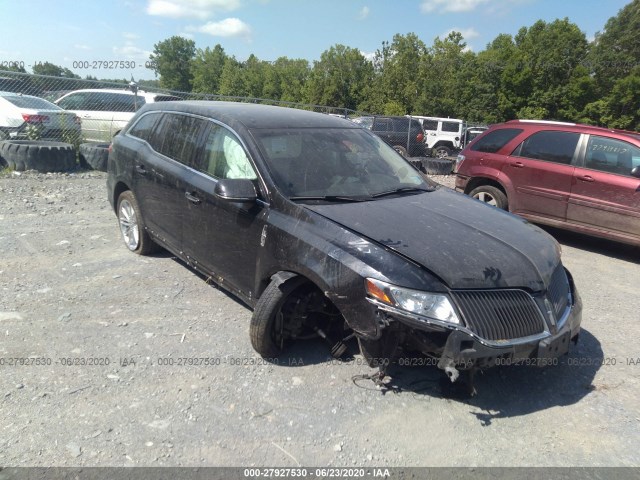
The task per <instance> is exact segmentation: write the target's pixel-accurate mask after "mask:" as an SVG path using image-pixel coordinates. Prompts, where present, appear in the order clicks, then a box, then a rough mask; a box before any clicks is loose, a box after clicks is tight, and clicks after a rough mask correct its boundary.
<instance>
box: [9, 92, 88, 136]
mask: <svg viewBox="0 0 640 480" xmlns="http://www.w3.org/2000/svg"><path fill="white" fill-rule="evenodd" d="M79 135H80V118H79V117H78V116H77V115H76V114H74V113H73V112H67V111H65V110H63V109H62V108H60V107H59V106H57V105H55V104H53V103H51V102H48V101H47V100H44V99H42V98H39V97H34V96H31V95H23V94H21V93H13V92H0V140H16V139H26V138H31V139H40V140H42V139H51V140H63V141H69V140H71V139H73V138H77V137H78V136H79Z"/></svg>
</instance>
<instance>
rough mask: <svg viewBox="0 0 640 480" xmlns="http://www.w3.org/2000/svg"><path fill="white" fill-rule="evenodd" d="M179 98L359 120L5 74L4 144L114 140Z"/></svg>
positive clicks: (346, 112)
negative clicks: (139, 114) (138, 118)
mask: <svg viewBox="0 0 640 480" xmlns="http://www.w3.org/2000/svg"><path fill="white" fill-rule="evenodd" d="M29 96H33V97H37V98H30V97H29ZM174 100H214V101H227V102H228V101H231V102H245V103H258V104H264V105H278V106H284V107H290V108H299V109H304V110H310V111H315V112H320V113H325V114H329V115H335V116H339V117H344V118H354V117H359V116H360V114H359V113H358V112H355V111H353V110H350V109H346V108H339V107H331V106H325V105H312V104H305V103H298V102H286V101H279V100H270V99H265V98H252V97H241V96H228V95H215V94H209V93H193V92H180V91H173V90H166V89H162V88H157V87H154V86H147V85H145V83H144V81H142V82H140V84H138V83H136V82H133V81H131V82H127V81H126V80H122V81H121V82H118V81H102V80H83V79H78V78H64V77H49V76H43V75H33V74H26V73H17V72H11V71H2V70H0V111H1V112H2V113H0V140H3V139H4V140H6V139H31V140H38V139H45V138H46V139H53V140H62V141H66V142H69V143H73V144H78V143H82V142H109V141H110V139H111V138H112V137H113V135H115V134H117V133H118V132H119V131H120V130H121V129H122V128H123V127H124V126H125V125H126V124H127V122H128V121H129V120H130V119H131V117H132V116H133V115H134V113H135V112H136V111H137V110H138V109H140V108H141V107H142V106H143V105H145V104H147V103H152V102H162V101H174ZM47 102H50V103H47ZM51 104H55V105H56V106H54V105H51ZM60 109H62V110H60Z"/></svg>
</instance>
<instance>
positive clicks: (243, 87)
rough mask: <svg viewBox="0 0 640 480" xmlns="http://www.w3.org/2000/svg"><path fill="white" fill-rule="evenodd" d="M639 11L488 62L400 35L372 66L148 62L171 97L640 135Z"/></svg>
mask: <svg viewBox="0 0 640 480" xmlns="http://www.w3.org/2000/svg"><path fill="white" fill-rule="evenodd" d="M638 32H640V0H633V1H632V2H630V3H629V4H628V5H626V6H625V7H624V8H623V9H621V10H620V12H619V13H618V14H617V15H616V16H615V17H612V18H610V19H609V20H608V21H607V23H606V25H605V26H604V30H603V31H602V32H601V33H598V34H597V35H596V37H595V39H594V40H593V41H588V39H587V38H586V35H585V34H584V32H582V31H581V30H580V28H579V27H578V26H577V25H576V24H574V23H571V22H570V21H569V20H568V19H567V18H565V19H562V20H560V19H558V20H555V21H553V22H545V21H542V20H539V21H537V22H535V23H534V24H533V25H532V26H530V27H522V28H521V29H520V30H519V31H518V33H517V34H516V35H515V36H511V35H506V34H501V35H498V36H497V37H496V38H495V39H494V40H493V41H492V42H491V43H489V44H488V45H487V47H486V48H485V50H483V51H480V52H478V53H475V52H472V51H470V50H469V49H467V44H466V43H465V41H464V39H463V37H462V35H461V34H460V33H458V32H453V33H451V34H449V35H448V36H447V37H446V38H444V39H440V38H436V39H435V40H434V42H433V44H432V45H431V46H427V44H425V42H424V41H423V40H421V39H420V38H419V37H418V36H417V35H416V34H414V33H408V34H406V35H400V34H398V35H395V36H394V37H393V39H392V40H391V41H385V42H383V43H382V46H381V48H380V49H378V50H377V51H376V53H375V55H374V58H373V59H367V58H365V56H364V55H363V54H362V53H361V52H360V51H359V50H358V49H356V48H351V47H348V46H345V45H334V46H332V47H330V48H329V49H328V50H326V51H325V52H323V53H322V55H321V56H320V59H319V60H317V61H314V62H312V63H310V62H309V61H307V60H304V59H290V58H287V57H281V58H278V59H277V60H275V61H264V60H260V59H259V58H257V57H256V56H255V55H251V56H250V57H249V58H248V59H247V60H246V61H244V62H241V61H238V60H237V59H236V58H235V57H234V56H232V55H228V54H227V53H226V52H225V50H224V48H223V47H222V46H221V45H219V44H218V45H216V46H214V47H213V48H209V47H206V48H204V49H202V48H196V45H195V42H194V41H193V40H190V39H187V38H183V37H179V36H174V37H171V38H168V39H166V40H164V41H161V42H159V43H157V44H156V45H155V46H154V51H153V54H152V55H151V57H150V61H151V65H152V67H153V70H154V71H155V72H156V74H157V75H158V77H159V81H160V86H162V87H164V88H168V89H172V90H179V91H187V92H195V93H213V94H219V95H225V96H226V95H229V96H248V97H256V98H268V99H274V100H284V101H293V102H302V103H310V104H318V105H331V106H335V107H341V108H349V109H353V110H360V111H366V112H370V113H377V114H387V115H404V114H415V115H432V116H450V117H457V118H465V119H467V120H469V121H473V122H483V123H495V122H501V121H505V120H510V119H514V118H538V119H552V120H563V121H575V122H581V123H589V124H596V125H603V126H608V127H611V128H624V129H630V130H640V109H639V105H640V35H638Z"/></svg>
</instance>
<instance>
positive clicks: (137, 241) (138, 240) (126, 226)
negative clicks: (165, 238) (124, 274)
mask: <svg viewBox="0 0 640 480" xmlns="http://www.w3.org/2000/svg"><path fill="white" fill-rule="evenodd" d="M117 214H118V224H119V225H120V233H121V234H122V240H123V241H124V243H125V245H126V246H127V248H128V249H129V250H131V251H132V252H133V253H137V254H138V255H148V254H149V253H152V252H154V251H155V250H157V245H156V244H155V243H154V242H153V240H151V238H150V237H149V234H148V233H147V231H146V230H145V229H144V223H143V221H142V214H141V213H140V207H139V206H138V202H137V200H136V197H135V196H134V195H133V192H131V191H130V190H127V191H126V192H123V193H122V194H120V196H119V197H118V206H117Z"/></svg>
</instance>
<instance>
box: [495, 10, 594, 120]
mask: <svg viewBox="0 0 640 480" xmlns="http://www.w3.org/2000/svg"><path fill="white" fill-rule="evenodd" d="M515 43H516V47H517V50H518V54H517V55H516V56H515V60H516V61H515V62H514V63H512V64H511V65H509V67H510V68H509V70H510V73H513V74H514V76H513V78H512V79H511V81H510V79H508V78H507V77H504V76H503V85H504V86H505V87H506V88H507V90H508V91H509V92H510V93H511V94H512V98H513V99H514V100H515V102H514V103H515V108H516V110H517V112H516V115H518V117H520V118H523V117H525V116H528V115H530V112H532V111H533V112H536V113H537V114H544V115H543V116H544V118H548V119H557V120H572V119H571V118H567V117H566V114H567V113H569V112H571V111H572V106H571V105H570V101H571V100H570V99H569V98H568V97H567V92H568V90H571V89H575V88H579V86H580V85H582V84H583V80H585V78H584V77H588V72H587V71H586V70H585V69H584V68H578V67H581V66H583V65H582V64H583V63H584V62H585V59H586V57H587V52H588V42H587V39H586V36H585V34H584V32H582V31H581V30H580V29H579V28H578V26H577V25H575V24H573V23H571V22H569V20H568V19H567V18H565V19H563V20H555V21H553V22H551V23H546V22H544V21H542V20H538V21H537V22H536V23H534V24H533V25H532V26H531V27H530V28H526V27H523V28H521V29H520V31H519V32H518V34H517V35H516V37H515ZM513 70H515V71H513ZM578 97H580V95H578ZM526 107H528V108H526ZM580 107H584V105H583V106H580ZM580 107H579V109H580V110H581V109H582V108H580ZM574 110H575V108H574Z"/></svg>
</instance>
